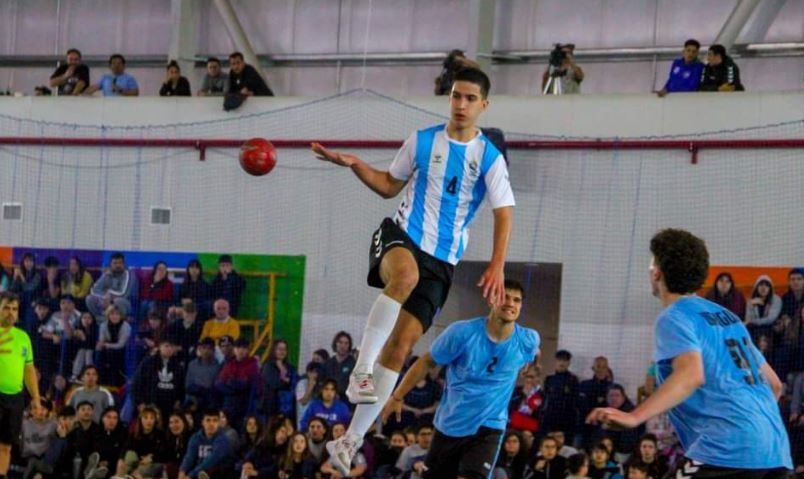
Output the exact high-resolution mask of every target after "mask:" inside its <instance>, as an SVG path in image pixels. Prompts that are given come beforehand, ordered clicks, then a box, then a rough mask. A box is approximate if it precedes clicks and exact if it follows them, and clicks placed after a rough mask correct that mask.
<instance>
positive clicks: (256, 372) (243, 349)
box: [215, 339, 262, 430]
mask: <svg viewBox="0 0 804 479" xmlns="http://www.w3.org/2000/svg"><path fill="white" fill-rule="evenodd" d="M259 368H260V367H259V363H258V362H257V358H255V357H253V356H251V355H250V353H249V342H248V341H247V340H245V339H238V340H237V341H235V343H234V358H232V359H230V360H228V361H226V363H224V365H223V367H222V368H221V371H220V373H218V378H217V379H216V380H215V389H216V391H217V392H218V394H219V395H220V396H221V404H222V406H221V410H222V411H223V412H225V413H226V416H227V417H228V418H229V424H230V425H231V426H232V427H233V428H234V429H235V430H242V428H243V418H245V417H246V415H248V414H254V413H255V412H256V411H257V405H258V398H259V394H260V391H261V390H262V386H261V380H260V369H259Z"/></svg>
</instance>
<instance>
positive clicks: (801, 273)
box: [787, 268, 804, 278]
mask: <svg viewBox="0 0 804 479" xmlns="http://www.w3.org/2000/svg"><path fill="white" fill-rule="evenodd" d="M795 274H797V275H799V276H804V268H793V269H791V270H790V272H789V273H787V277H788V278H790V277H791V276H793V275H795Z"/></svg>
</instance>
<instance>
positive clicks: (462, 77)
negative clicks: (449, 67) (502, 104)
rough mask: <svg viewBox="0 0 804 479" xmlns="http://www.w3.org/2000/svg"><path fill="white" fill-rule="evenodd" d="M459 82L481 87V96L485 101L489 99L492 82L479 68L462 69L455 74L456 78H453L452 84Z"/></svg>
mask: <svg viewBox="0 0 804 479" xmlns="http://www.w3.org/2000/svg"><path fill="white" fill-rule="evenodd" d="M457 81H465V82H469V83H474V84H475V85H477V86H479V87H480V96H481V97H483V99H486V98H488V96H489V91H491V80H489V77H488V75H486V74H485V73H483V70H480V69H479V68H471V67H470V68H462V69H460V70H458V71H457V72H455V76H453V77H452V83H453V84H455V82H457Z"/></svg>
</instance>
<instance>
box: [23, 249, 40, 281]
mask: <svg viewBox="0 0 804 479" xmlns="http://www.w3.org/2000/svg"><path fill="white" fill-rule="evenodd" d="M26 259H30V260H31V261H33V263H34V265H33V268H31V270H30V271H28V269H27V268H25V260H26ZM20 271H21V272H22V275H23V276H25V278H26V279H28V275H29V274H33V273H34V272H35V271H36V255H34V254H33V253H31V252H30V251H29V252H26V253H24V254H23V255H22V258H20Z"/></svg>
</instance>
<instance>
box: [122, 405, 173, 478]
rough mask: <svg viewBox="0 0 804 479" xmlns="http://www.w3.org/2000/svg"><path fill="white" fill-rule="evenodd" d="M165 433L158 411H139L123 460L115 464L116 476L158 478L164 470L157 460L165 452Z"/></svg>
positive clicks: (151, 407) (147, 409) (150, 408)
mask: <svg viewBox="0 0 804 479" xmlns="http://www.w3.org/2000/svg"><path fill="white" fill-rule="evenodd" d="M164 434H165V433H164V432H163V430H162V419H161V416H160V415H159V410H157V409H156V408H155V407H153V406H145V407H143V408H142V410H141V411H140V413H139V415H138V417H137V422H136V424H135V426H134V431H133V432H132V434H131V436H130V438H129V441H128V443H127V445H126V450H125V453H124V454H123V459H121V460H120V461H118V463H117V475H118V476H122V477H126V475H128V474H130V475H131V476H133V477H159V476H160V475H161V474H162V470H163V469H164V468H163V466H162V464H160V463H159V459H160V458H161V457H162V454H163V453H164V451H165V440H164V439H165V435H164Z"/></svg>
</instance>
